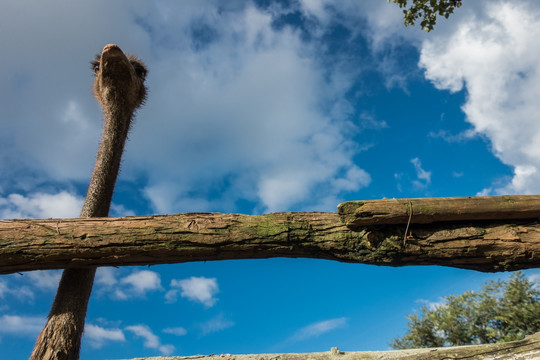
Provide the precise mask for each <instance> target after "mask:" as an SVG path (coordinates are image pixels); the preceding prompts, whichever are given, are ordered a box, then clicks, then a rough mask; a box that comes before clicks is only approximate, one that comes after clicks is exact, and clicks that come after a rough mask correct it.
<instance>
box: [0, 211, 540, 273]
mask: <svg viewBox="0 0 540 360" xmlns="http://www.w3.org/2000/svg"><path fill="white" fill-rule="evenodd" d="M404 233H405V225H385V226H373V227H363V228H357V229H356V230H351V229H350V228H348V227H347V226H345V225H344V224H343V223H342V221H341V220H340V218H339V216H338V214H337V213H317V212H313V213H275V214H267V215H257V216H249V215H238V214H218V213H187V214H177V215H167V216H142V217H126V218H89V219H46V220H43V219H40V220H29V219H27V220H4V221H0V273H13V272H21V271H29V270H37V269H59V268H70V267H92V266H122V265H146V264H164V263H182V262H189V261H206V260H225V259H254V258H270V257H290V258H295V257H306V258H319V259H330V260H337V261H342V262H355V263H364V264H375V265H387V266H404V265H442V266H452V267H459V268H466V269H474V270H479V271H489V272H491V271H505V270H517V269H526V268H534V267H540V223H539V222H538V221H536V220H534V221H532V220H526V221H514V222H512V223H508V222H494V221H480V222H456V223H434V224H424V225H420V224H413V225H411V226H410V228H409V232H408V234H407V235H408V238H407V240H406V241H404Z"/></svg>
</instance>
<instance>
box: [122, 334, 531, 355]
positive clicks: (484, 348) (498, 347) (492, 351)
mask: <svg viewBox="0 0 540 360" xmlns="http://www.w3.org/2000/svg"><path fill="white" fill-rule="evenodd" d="M193 359H200V360H223V359H227V360H276V359H279V360H305V359H310V360H448V359H497V360H515V359H523V360H528V359H530V360H532V359H540V333H536V334H534V335H530V336H527V337H526V338H525V339H523V340H516V341H511V342H507V343H497V344H485V345H469V346H454V347H447V348H424V349H408V350H393V351H359V352H356V351H341V350H339V349H338V348H337V347H334V348H332V349H331V350H330V351H325V352H319V353H303V354H294V353H291V354H253V355H231V354H220V355H195V356H172V357H167V356H158V357H144V358H136V359H131V360H193Z"/></svg>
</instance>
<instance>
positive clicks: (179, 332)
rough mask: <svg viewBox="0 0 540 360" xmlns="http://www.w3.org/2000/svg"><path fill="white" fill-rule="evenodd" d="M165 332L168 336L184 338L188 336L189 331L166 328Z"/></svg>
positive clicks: (178, 328)
mask: <svg viewBox="0 0 540 360" xmlns="http://www.w3.org/2000/svg"><path fill="white" fill-rule="evenodd" d="M163 332H164V333H166V334H172V335H176V336H184V335H186V334H187V330H186V329H184V328H183V327H174V328H166V329H163Z"/></svg>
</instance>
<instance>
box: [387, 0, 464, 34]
mask: <svg viewBox="0 0 540 360" xmlns="http://www.w3.org/2000/svg"><path fill="white" fill-rule="evenodd" d="M390 1H393V2H394V3H396V4H398V5H399V7H400V8H404V9H403V17H404V20H405V26H409V25H414V24H415V23H416V21H417V20H418V19H419V18H421V19H422V21H421V22H420V26H421V27H422V29H424V30H426V31H428V32H429V31H431V30H433V28H434V27H435V23H436V22H437V15H439V16H444V17H445V18H447V19H448V17H449V16H450V15H451V14H452V13H453V12H454V9H455V8H460V7H461V0H412V4H411V6H410V7H408V8H407V3H408V0H388V2H390Z"/></svg>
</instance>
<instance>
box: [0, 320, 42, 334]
mask: <svg viewBox="0 0 540 360" xmlns="http://www.w3.org/2000/svg"><path fill="white" fill-rule="evenodd" d="M45 320H46V319H45V317H40V316H17V315H2V316H0V324H2V326H0V333H4V334H12V335H25V336H26V335H28V336H32V337H33V336H37V335H38V334H39V332H40V331H41V329H42V328H43V326H44V325H45Z"/></svg>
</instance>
